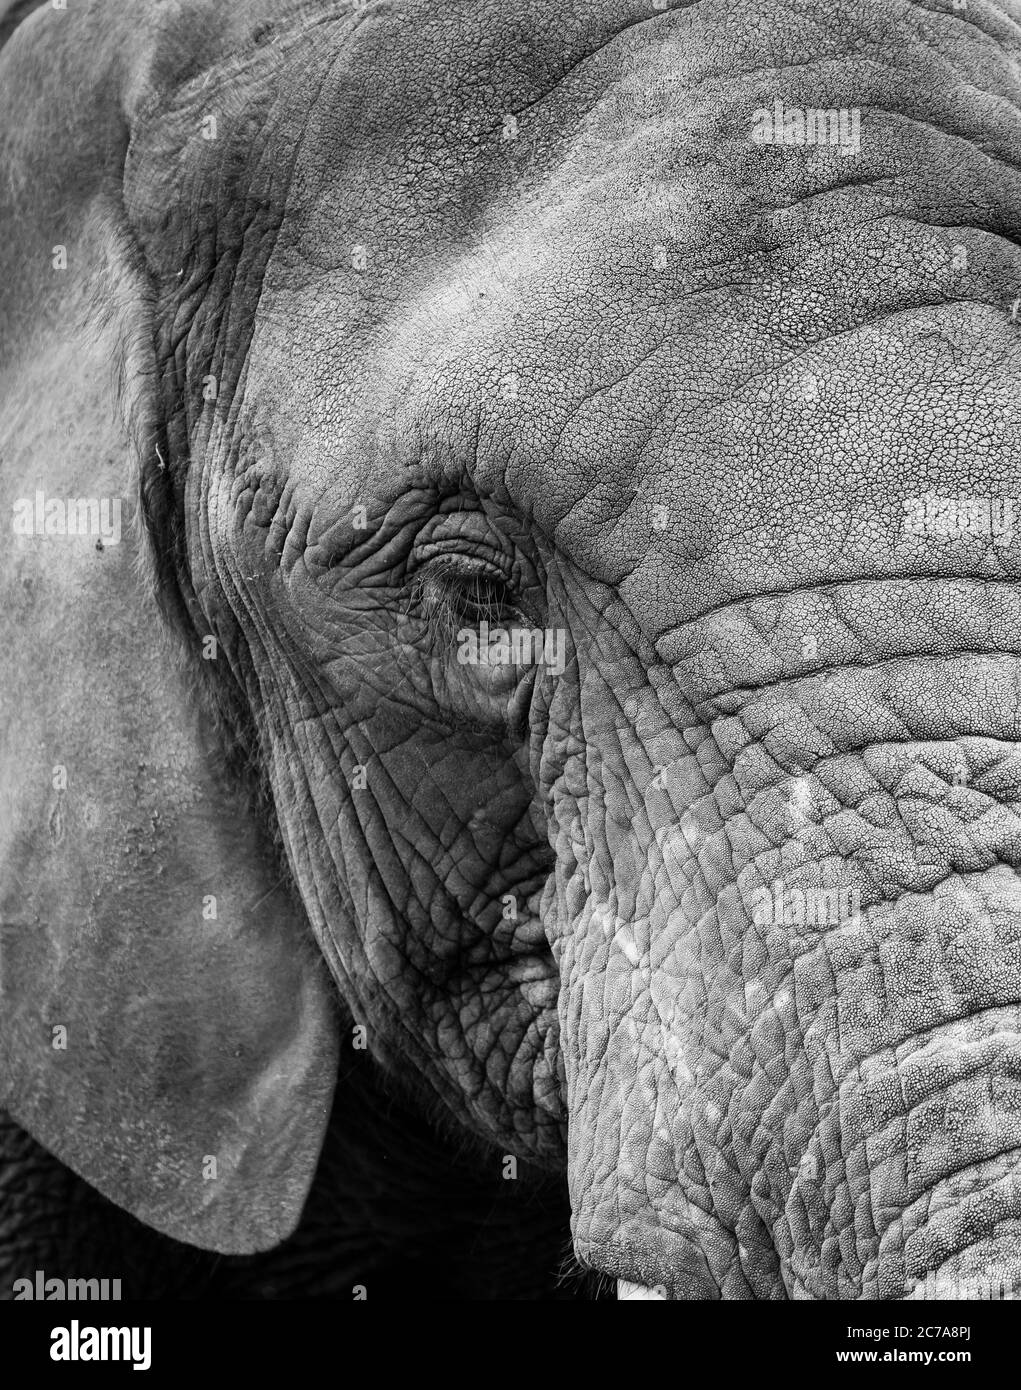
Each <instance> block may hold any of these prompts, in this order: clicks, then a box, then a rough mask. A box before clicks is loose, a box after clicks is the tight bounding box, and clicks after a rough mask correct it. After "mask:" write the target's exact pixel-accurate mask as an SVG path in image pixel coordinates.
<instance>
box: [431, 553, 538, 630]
mask: <svg viewBox="0 0 1021 1390" xmlns="http://www.w3.org/2000/svg"><path fill="white" fill-rule="evenodd" d="M416 589H417V597H418V602H419V604H420V605H421V608H422V610H423V611H424V613H425V614H426V616H427V617H428V618H429V619H430V621H431V622H433V623H434V624H437V625H439V626H440V627H441V628H442V629H444V630H445V631H450V632H451V633H452V632H454V631H455V630H456V629H458V628H461V627H464V626H470V627H478V626H479V625H480V624H481V623H483V622H488V623H489V624H490V625H491V626H499V625H501V624H504V625H506V624H510V623H514V622H518V623H525V622H526V621H527V620H526V618H525V617H524V615H523V614H522V612H521V610H520V608H519V607H518V606H517V604H516V601H515V596H514V594H513V592H512V590H511V588H510V584H509V582H508V580H507V577H506V576H505V575H504V574H503V573H502V572H501V571H500V570H499V568H498V567H497V566H496V565H494V564H490V563H489V562H488V561H485V560H479V559H474V558H472V557H469V556H457V555H445V556H443V557H441V558H440V559H437V560H435V561H433V562H432V563H430V564H428V565H426V566H425V567H424V568H423V570H422V571H421V573H420V574H419V575H418V576H417V578H416Z"/></svg>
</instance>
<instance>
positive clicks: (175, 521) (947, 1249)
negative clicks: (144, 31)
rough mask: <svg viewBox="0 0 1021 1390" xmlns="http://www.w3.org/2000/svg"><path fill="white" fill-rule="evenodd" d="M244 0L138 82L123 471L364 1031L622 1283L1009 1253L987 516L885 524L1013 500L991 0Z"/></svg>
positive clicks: (1003, 606) (1002, 836)
mask: <svg viewBox="0 0 1021 1390" xmlns="http://www.w3.org/2000/svg"><path fill="white" fill-rule="evenodd" d="M100 8H101V7H98V6H93V7H92V10H93V12H95V11H98V10H99V9H100ZM263 8H264V9H265V12H263V9H261V8H260V6H258V5H251V6H248V7H245V13H244V15H243V16H242V17H240V18H239V17H238V16H237V15H234V16H233V17H232V18H230V19H229V20H228V19H227V18H226V17H224V18H223V19H216V18H210V17H209V16H207V15H205V13H204V11H202V7H200V6H197V5H192V6H190V7H189V9H188V10H187V11H186V12H185V14H184V17H183V18H182V17H180V15H178V17H177V18H176V19H173V20H172V21H171V22H170V23H169V27H167V28H165V29H164V30H162V31H161V35H162V37H161V38H160V40H159V42H160V43H161V44H162V45H163V46H162V48H160V47H159V46H158V45H157V52H158V57H157V59H156V60H155V62H154V64H151V65H150V69H149V71H150V77H149V78H148V79H147V80H148V81H149V82H150V88H149V90H150V91H152V90H155V92H156V97H155V98H154V99H153V100H152V101H150V102H149V103H148V104H144V105H143V106H142V107H140V108H136V109H135V110H134V111H133V112H132V113H131V130H132V134H131V144H130V148H129V150H128V153H127V159H126V165H125V169H124V178H123V197H124V210H125V217H126V225H127V228H128V229H129V235H130V237H131V239H132V242H133V244H134V245H135V246H136V247H137V248H138V254H139V257H140V258H141V260H142V261H143V262H144V269H145V275H146V276H147V277H148V283H149V285H150V287H151V289H150V300H149V306H148V307H149V312H150V314H151V322H152V325H153V327H152V332H153V337H154V339H155V355H156V364H157V366H156V372H155V376H154V377H153V376H152V375H151V376H150V378H149V380H148V382H147V384H146V389H148V388H150V387H151V389H152V391H153V393H154V396H155V401H156V404H155V405H154V406H153V411H154V417H153V418H154V419H155V421H156V424H155V425H154V426H153V429H152V433H151V436H146V438H149V439H150V441H152V440H154V441H155V442H154V443H151V447H147V445H146V442H145V440H144V439H143V443H142V445H141V446H140V447H141V448H142V450H143V458H142V465H141V466H142V479H143V496H144V499H145V510H146V515H147V525H148V530H149V536H150V545H151V547H152V554H153V555H154V556H155V560H154V564H155V566H156V572H157V575H158V578H159V583H160V590H161V594H162V601H163V605H164V608H165V610H166V612H167V613H168V614H169V618H168V621H170V622H172V623H174V624H176V625H177V626H178V628H179V629H180V630H181V631H183V632H185V633H188V632H190V633H191V634H193V639H192V643H191V645H192V651H193V660H194V664H195V666H196V667H198V665H199V664H200V657H199V651H200V642H201V637H202V635H204V634H215V636H216V638H217V640H218V643H219V648H220V658H219V661H218V663H217V668H216V671H215V675H211V680H212V681H213V682H214V684H215V693H214V698H215V700H216V701H217V702H218V705H219V707H220V709H221V714H222V715H223V716H224V717H223V722H224V724H228V725H229V724H230V723H231V720H233V721H234V724H235V725H236V726H237V727H240V728H242V729H245V728H250V729H251V730H252V738H253V740H257V747H258V750H259V753H258V761H259V764H260V766H261V768H262V769H263V770H264V772H265V777H266V782H267V785H268V790H269V796H270V800H271V812H270V815H269V817H268V819H269V821H270V823H271V824H272V825H275V827H276V828H277V829H278V831H279V836H280V839H281V842H282V846H283V849H284V852H285V855H286V861H287V864H288V866H289V869H290V873H291V875H292V876H293V880H294V884H295V886H296V889H297V893H298V895H299V897H300V901H301V904H302V905H303V908H304V912H305V914H306V915H307V919H308V922H309V924H310V926H311V929H312V932H313V934H314V936H315V939H316V942H317V943H318V946H319V948H320V950H321V952H322V955H323V957H324V958H325V961H326V963H327V965H328V967H329V971H330V974H331V975H332V978H333V981H334V982H335V984H336V988H337V989H338V991H339V994H340V996H341V998H342V1000H343V1001H344V1004H345V1007H346V1010H347V1012H348V1013H349V1015H350V1019H351V1020H354V1021H355V1022H359V1021H362V1022H365V1023H367V1024H368V1025H369V1038H370V1047H371V1051H372V1055H373V1056H374V1057H375V1059H376V1060H377V1061H378V1063H379V1064H380V1066H381V1067H382V1068H383V1069H384V1070H385V1071H387V1072H390V1073H393V1074H399V1075H400V1076H402V1077H404V1078H405V1079H406V1080H408V1081H409V1083H410V1084H411V1085H412V1086H413V1087H414V1089H415V1090H416V1091H417V1092H418V1094H419V1095H420V1096H421V1097H422V1098H423V1103H424V1104H425V1105H426V1107H427V1109H429V1110H430V1113H433V1114H438V1115H443V1116H445V1117H446V1121H447V1123H448V1124H452V1125H453V1127H454V1130H455V1131H456V1130H461V1131H463V1132H464V1133H466V1134H468V1135H471V1136H473V1137H474V1138H475V1139H477V1140H479V1141H481V1143H482V1145H483V1147H484V1148H491V1149H492V1151H493V1152H494V1153H495V1154H497V1155H502V1154H513V1155H517V1156H518V1157H519V1158H520V1159H522V1160H526V1161H527V1162H528V1163H530V1164H532V1165H535V1166H536V1167H538V1168H542V1169H548V1170H552V1171H554V1172H556V1171H560V1170H562V1169H564V1168H565V1167H566V1171H567V1175H568V1179H569V1184H570V1197H571V1208H572V1233H573V1240H574V1249H575V1253H576V1255H577V1256H578V1258H579V1259H580V1260H581V1261H582V1263H583V1264H585V1265H587V1266H589V1267H591V1268H594V1269H597V1270H600V1271H604V1272H605V1273H607V1274H609V1275H610V1276H612V1277H614V1278H617V1279H621V1280H625V1281H630V1282H633V1283H636V1284H640V1285H644V1286H649V1287H651V1286H662V1287H663V1288H664V1289H665V1290H666V1291H667V1292H668V1295H669V1296H670V1297H672V1298H679V1299H704V1298H717V1297H723V1298H759V1299H776V1298H785V1297H789V1298H800V1299H832V1298H865V1299H874V1298H898V1297H903V1296H911V1295H912V1289H916V1285H917V1282H918V1281H922V1280H924V1279H925V1278H926V1276H938V1277H940V1278H941V1279H952V1278H954V1279H956V1278H963V1277H966V1276H970V1275H975V1274H979V1275H983V1276H988V1275H993V1276H994V1277H997V1278H1011V1277H1018V1276H1021V1268H1019V1254H1018V1251H1019V1249H1021V1245H1019V1241H1018V1232H1019V1230H1021V1196H1019V1194H1018V1188H1017V1184H1016V1182H1015V1180H1014V1173H1015V1167H1016V1156H1017V1152H1018V1146H1019V1143H1021V1139H1019V1135H1021V1089H1019V1086H1018V1082H1017V1076H1018V1072H1019V1067H1021V1028H1019V1007H1021V932H1019V926H1018V924H1019V922H1021V890H1019V885H1018V879H1017V866H1018V863H1019V860H1021V821H1019V819H1018V816H1017V813H1016V807H1017V803H1018V801H1019V799H1021V758H1019V757H1018V755H1017V746H1018V739H1019V736H1021V701H1019V694H1018V692H1019V688H1021V664H1019V655H1021V597H1019V593H1021V591H1019V590H1018V588H1017V587H1016V581H1017V578H1018V548H1017V545H1014V544H1012V545H996V546H994V545H991V544H990V543H989V542H988V541H987V540H983V539H982V538H972V539H968V538H964V539H957V540H946V539H940V538H938V537H933V536H916V535H912V534H908V533H906V532H905V530H904V526H903V520H904V515H905V509H904V503H905V500H906V499H910V498H914V497H920V496H923V495H925V494H927V493H933V492H934V493H937V494H940V495H943V496H951V497H954V496H957V495H959V494H963V495H968V496H974V495H980V496H987V497H988V496H992V497H996V498H1002V497H1011V496H1012V495H1013V494H1014V493H1016V492H1017V491H1018V485H1017V481H1016V477H1017V474H1016V462H1017V457H1018V445H1019V431H1018V423H1017V421H1018V416H1017V410H1016V401H1017V400H1018V398H1019V392H1021V381H1019V367H1021V344H1019V339H1018V329H1017V326H1016V324H1015V323H1014V322H1013V320H1012V317H1011V304H1012V302H1013V300H1014V299H1015V298H1016V297H1017V295H1018V294H1019V293H1021V265H1019V260H1018V252H1017V249H1016V245H1015V241H1016V239H1017V237H1018V233H1019V227H1018V213H1019V211H1021V178H1019V174H1018V169H1017V159H1018V151H1019V150H1021V119H1019V103H1021V87H1019V78H1018V72H1019V68H1018V57H1019V52H1021V43H1019V37H1021V31H1019V28H1018V18H1019V17H1018V16H1017V15H1013V16H1012V15H1011V14H1008V13H1007V12H1006V11H1005V9H1000V8H994V7H993V6H990V5H986V4H979V3H977V0H972V3H969V5H968V6H967V8H966V9H962V10H959V11H958V10H954V9H953V7H952V6H951V5H950V4H949V3H947V4H946V5H940V4H939V3H936V0H934V2H933V3H932V4H931V5H923V4H907V3H903V2H902V0H882V2H881V3H880V0H876V3H863V4H859V5H854V6H847V7H834V6H832V5H823V4H797V5H795V4H790V5H787V4H768V3H767V4H762V3H758V0H757V3H754V4H752V3H744V2H743V0H699V3H696V4H690V5H682V6H673V7H671V8H669V9H668V10H665V11H658V10H654V9H653V8H652V6H651V5H650V4H645V3H627V4H622V3H605V2H604V0H594V3H591V4H586V5H578V6H572V5H569V4H566V3H559V2H558V0H555V2H554V3H549V0H543V3H541V4H540V3H534V4H533V3H528V2H526V0H516V3H513V4H492V5H485V4H479V3H467V2H466V3H458V4H453V5H451V4H446V3H444V4H430V3H418V4H416V3H407V4H396V5H393V6H390V5H385V4H378V5H376V4H369V5H368V6H365V7H362V8H361V9H359V10H357V11H353V10H351V9H349V8H347V7H346V6H337V7H328V6H325V5H323V6H320V5H314V6H307V7H306V8H305V9H304V11H303V12H302V14H301V15H295V16H293V17H290V18H288V17H286V16H285V15H284V14H283V11H282V10H281V9H280V7H272V8H273V17H274V19H275V21H276V28H275V29H274V30H272V31H269V30H266V29H265V28H264V25H265V21H266V20H267V17H268V16H269V12H270V8H271V7H268V6H267V7H263ZM176 13H177V12H175V14H176ZM189 16H190V17H189ZM48 21H49V22H52V19H51V17H48ZM91 22H97V23H98V22H99V21H98V20H96V19H93V21H91ZM228 25H229V26H230V30H229V33H228V30H227V26H228ZM168 34H169V35H170V37H169V38H168V37H167V35H168ZM19 37H20V36H16V37H15V40H14V41H13V43H12V45H11V47H13V44H14V43H17V42H18V39H19ZM237 54H240V55H241V56H235V55H237ZM118 61H119V60H118ZM121 66H123V65H121ZM112 68H113V69H116V70H117V71H118V73H119V72H120V67H119V66H118V64H117V63H112ZM154 70H155V71H156V73H157V76H156V77H155V78H153V77H151V72H152V71H154ZM136 85H137V84H136ZM132 90H134V89H133V88H132ZM775 96H780V97H781V98H782V99H783V100H784V101H786V102H787V103H788V104H797V105H801V106H818V107H837V108H840V107H846V108H855V107H856V108H860V109H861V113H862V116H861V121H862V125H861V150H860V153H859V154H858V155H856V156H845V155H842V154H841V153H840V152H839V151H837V150H833V149H814V148H809V147H761V146H758V145H756V144H754V143H753V142H752V141H751V139H750V130H751V125H752V112H753V111H754V110H755V108H758V107H762V106H767V107H768V106H772V102H773V99H774V97H775ZM210 110H218V111H219V112H220V113H221V118H222V119H221V126H220V130H219V133H218V136H217V138H216V139H206V138H205V137H204V136H203V134H202V129H201V125H202V120H203V117H204V116H205V114H206V113H207V112H208V111H210ZM139 112H140V114H139ZM509 114H513V115H515V117H516V123H517V124H516V134H515V133H514V131H513V129H512V130H511V131H510V132H508V129H507V125H506V121H505V117H506V116H507V115H509ZM512 137H513V138H512ZM359 248H364V255H362V254H361V252H360V251H359ZM664 252H665V255H664V254H663V253H664ZM40 274H41V273H40ZM136 375H137V374H136ZM209 376H214V377H216V379H217V383H218V391H217V396H216V399H215V401H209V400H206V399H204V398H203V382H204V381H205V380H206V379H207V378H208V377H209ZM136 384H137V382H136ZM138 389H139V390H141V389H142V388H141V387H139V388H138ZM139 408H140V409H141V407H139ZM157 446H158V448H159V454H158V458H159V463H156V462H155V461H154V460H155V459H156V448H157ZM359 508H364V509H365V510H364V512H359V510H358V509H359ZM515 614H522V615H524V618H525V620H527V621H528V622H529V623H530V624H531V625H534V626H538V627H543V628H551V629H555V630H562V631H563V632H564V633H565V634H566V643H567V658H568V659H567V663H566V669H565V670H564V671H563V673H562V674H559V675H553V674H551V673H550V671H549V670H547V669H545V668H543V667H534V666H522V667H520V668H515V667H508V666H506V665H492V666H488V667H487V666H470V665H462V664H460V663H459V662H458V660H457V656H456V651H457V644H456V642H455V640H454V639H453V637H452V636H451V632H452V630H455V629H457V628H460V627H463V626H465V625H469V626H470V625H472V624H476V623H477V622H478V620H479V619H480V617H487V618H488V619H489V620H490V621H491V622H492V623H493V624H494V625H495V624H496V623H497V622H499V621H504V622H505V623H509V622H512V621H514V620H515V619H514V615H515ZM518 621H520V619H519V620H518ZM225 668H226V669H225ZM359 769H364V775H363V776H360V775H359ZM361 782H364V786H362V785H360V783H361ZM777 879H779V880H780V881H781V882H782V884H783V886H784V888H785V890H787V891H793V890H804V889H811V888H819V887H825V888H832V889H843V890H849V891H850V892H852V893H854V894H857V895H860V904H861V912H860V915H859V916H858V917H856V918H853V917H852V918H851V919H849V920H844V921H841V922H840V923H839V924H836V925H828V926H826V927H813V926H811V925H809V926H805V925H797V924H787V925H784V924H782V923H781V924H779V925H769V924H766V925H762V924H761V923H756V921H754V920H753V914H754V908H755V903H756V901H757V896H756V890H757V889H759V888H761V887H762V885H764V884H765V885H768V884H771V883H772V882H773V881H774V880H777ZM508 895H513V897H514V900H515V903H516V906H517V916H516V919H514V918H512V919H510V920H507V918H506V916H505V906H506V899H507V896H508ZM26 1123H27V1122H26ZM29 1127H30V1128H31V1127H32V1125H31V1124H30V1125H29ZM39 1128H40V1126H39V1124H36V1129H39ZM493 1161H494V1162H496V1161H497V1160H496V1159H494V1160H493ZM86 1176H90V1175H89V1174H86ZM914 1296H915V1297H917V1296H918V1292H917V1289H916V1292H915V1294H914Z"/></svg>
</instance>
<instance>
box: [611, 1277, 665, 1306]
mask: <svg viewBox="0 0 1021 1390" xmlns="http://www.w3.org/2000/svg"><path fill="white" fill-rule="evenodd" d="M622 1298H654V1299H657V1300H659V1301H661V1302H663V1303H665V1302H666V1301H667V1296H666V1294H665V1293H664V1292H663V1291H662V1289H658V1288H656V1289H647V1288H646V1287H645V1285H644V1284H629V1283H628V1281H627V1280H626V1279H618V1280H617V1301H618V1302H619V1301H620V1300H621V1299H622Z"/></svg>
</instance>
